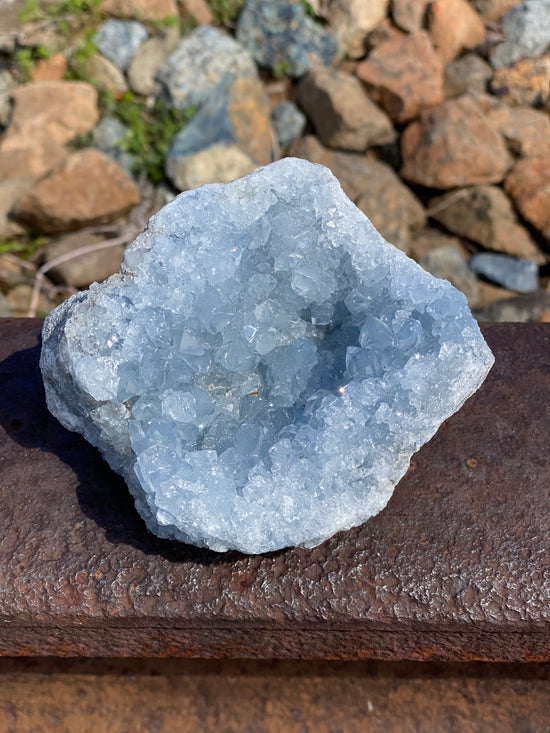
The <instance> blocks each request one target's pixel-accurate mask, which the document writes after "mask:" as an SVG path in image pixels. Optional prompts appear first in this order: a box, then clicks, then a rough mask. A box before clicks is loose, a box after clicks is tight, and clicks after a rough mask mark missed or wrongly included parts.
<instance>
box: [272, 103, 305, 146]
mask: <svg viewBox="0 0 550 733" xmlns="http://www.w3.org/2000/svg"><path fill="white" fill-rule="evenodd" d="M306 123H307V119H306V117H305V115H304V114H302V112H301V111H300V110H299V109H298V107H297V106H296V105H295V104H294V102H289V101H283V102H279V104H277V105H275V107H273V109H272V110H271V124H272V126H273V130H274V131H275V134H276V135H277V140H278V141H279V145H280V146H281V147H283V148H287V147H289V145H292V143H293V142H294V140H296V139H297V138H299V137H300V136H301V135H302V133H303V132H304V129H305V126H306Z"/></svg>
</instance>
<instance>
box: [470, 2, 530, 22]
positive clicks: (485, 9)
mask: <svg viewBox="0 0 550 733" xmlns="http://www.w3.org/2000/svg"><path fill="white" fill-rule="evenodd" d="M520 2H521V0H472V5H473V6H474V8H475V9H476V10H477V12H478V13H479V14H480V15H481V17H482V18H484V19H485V20H498V18H502V16H503V15H505V14H506V13H507V12H508V11H509V10H511V9H512V8H515V7H516V5H519V4H520Z"/></svg>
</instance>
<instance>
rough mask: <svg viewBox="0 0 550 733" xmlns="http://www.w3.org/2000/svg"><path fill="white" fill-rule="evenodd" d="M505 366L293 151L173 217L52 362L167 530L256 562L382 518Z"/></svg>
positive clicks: (135, 251)
mask: <svg viewBox="0 0 550 733" xmlns="http://www.w3.org/2000/svg"><path fill="white" fill-rule="evenodd" d="M492 363H493V356H492V354H491V352H490V351H489V349H488V347H487V345H486V344H485V342H484V340H483V338H482V336H481V334H480V332H479V329H478V326H477V324H476V322H475V321H474V319H473V318H472V316H471V314H470V311H469V309H468V306H467V304H466V299H465V297H464V296H463V295H462V293H460V292H458V291H457V290H455V289H454V288H453V287H452V286H451V285H450V284H449V283H448V282H447V281H443V280H438V279H436V278H434V277H432V276H431V275H429V274H428V273H426V272H424V271H423V270H422V269H421V268H420V267H419V266H418V265H417V264H416V263H414V262H413V261H412V260H410V259H408V258H407V257H406V256H405V255H404V254H403V253H402V252H400V251H399V250H397V249H396V248H395V247H393V246H392V245H390V244H388V243H387V242H386V241H385V240H383V239H382V237H381V236H380V235H379V234H378V232H377V231H376V230H375V229H374V227H373V226H372V225H371V223H370V222H369V221H368V219H367V218H366V217H365V216H364V215H363V214H362V213H361V212H360V211H359V210H358V209H357V208H356V207H355V206H354V204H353V203H352V202H351V201H350V200H349V199H348V198H347V197H346V196H345V195H344V193H343V192H342V190H341V188H340V185H339V183H338V182H337V180H336V179H335V178H334V177H333V176H332V174H331V173H330V171H328V169H326V168H323V167H322V166H318V165H313V164H311V163H308V162H305V161H302V160H296V159H285V160H282V161H279V162H277V163H273V164H272V165H270V166H267V167H265V168H261V169H259V170H257V171H256V172H255V173H253V174H251V175H250V176H247V177H246V178H243V179H240V180H238V181H234V182H232V183H228V184H224V185H210V186H203V187H202V188H200V189H196V190H193V191H188V192H186V193H183V194H181V195H180V196H178V197H177V198H176V199H175V200H174V201H172V202H171V203H169V204H168V205H167V206H165V207H164V209H162V210H161V211H160V212H159V213H158V214H156V215H155V216H154V217H153V218H152V219H151V220H150V222H149V224H148V226H147V228H146V230H145V231H144V232H143V233H142V234H141V235H140V236H139V237H138V238H137V240H136V241H135V242H134V244H133V245H131V246H130V247H129V248H128V249H127V251H126V254H125V258H124V261H123V263H122V266H121V270H120V274H117V275H114V276H112V277H110V278H109V279H108V280H107V281H105V282H104V283H102V284H93V285H92V286H91V287H90V289H89V290H88V291H86V292H82V293H77V294H76V295H74V296H73V297H72V298H70V299H69V300H68V301H66V302H65V303H63V304H62V305H60V306H59V307H58V308H57V309H56V310H55V311H53V312H52V313H51V314H50V315H49V316H48V317H47V319H46V323H45V325H44V330H43V347H42V356H41V369H42V373H43V377H44V384H45V388H46V398H47V402H48V407H49V409H50V410H51V412H52V413H53V414H54V415H55V416H56V417H57V418H58V419H59V420H60V422H61V423H62V424H63V425H65V426H66V427H67V428H69V429H70V430H75V431H77V432H79V433H81V434H82V435H83V436H84V437H85V438H86V439H87V440H88V441H89V442H90V443H92V444H93V445H96V446H98V447H99V449H100V450H101V452H102V453H103V455H104V457H105V458H106V460H107V461H108V462H109V464H110V465H111V466H112V468H113V469H114V470H115V471H118V472H119V473H120V474H122V475H123V476H124V478H125V480H126V482H127V484H128V486H129V488H130V491H131V492H132V494H133V496H134V498H135V503H136V507H137V509H138V511H139V512H140V514H141V515H142V517H143V518H144V520H145V522H146V524H147V526H148V528H149V529H150V530H151V531H152V532H154V533H155V534H157V535H159V536H161V537H170V538H175V539H178V540H181V541H184V542H191V543H194V544H197V545H199V546H207V547H210V548H212V549H214V550H218V551H224V550H228V549H238V550H242V551H244V552H251V553H258V552H265V551H270V550H275V549H279V548H282V547H286V546H292V545H302V546H306V547H313V546H315V545H317V544H319V543H320V542H322V541H323V540H324V539H326V538H328V537H330V536H331V535H332V534H334V533H335V532H337V531H338V530H342V529H347V528H350V527H352V526H355V525H358V524H361V523H362V522H364V521H365V520H367V519H368V518H369V517H371V516H373V515H374V514H376V513H378V512H379V511H380V510H381V509H383V508H384V506H385V505H386V503H387V501H388V500H389V498H390V496H391V494H392V491H393V488H394V486H395V485H396V483H397V482H398V481H399V479H400V478H401V477H402V476H403V475H404V473H405V472H406V470H407V467H408V465H409V461H410V457H411V455H412V454H413V453H414V452H415V451H416V450H418V448H419V447H420V446H421V445H422V444H423V443H425V442H426V441H427V440H429V438H430V437H431V436H432V435H433V434H434V433H435V432H436V430H437V428H438V427H439V425H440V424H441V422H442V421H443V420H445V419H446V418H447V417H449V416H450V415H451V414H452V413H453V412H455V411H456V410H457V409H459V407H460V406H461V405H462V404H463V402H464V401H465V400H466V399H467V398H468V397H469V396H470V395H471V394H472V393H473V392H474V391H475V390H476V389H478V387H479V386H480V385H481V383H482V382H483V380H484V378H485V376H486V374H487V372H488V371H489V369H490V367H491V365H492Z"/></svg>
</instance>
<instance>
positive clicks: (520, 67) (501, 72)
mask: <svg viewBox="0 0 550 733" xmlns="http://www.w3.org/2000/svg"><path fill="white" fill-rule="evenodd" d="M490 86H491V91H492V92H493V94H496V95H497V96H498V97H499V98H500V99H502V100H503V101H504V102H506V103H507V104H510V105H516V104H517V105H526V106H531V107H542V106H543V105H544V104H546V103H547V102H548V99H549V98H550V55H546V56H543V57H541V58H538V59H529V58H526V59H520V60H519V61H516V62H515V63H513V64H510V66H505V67H503V68H502V69H497V71H495V73H494V74H493V78H492V79H491V82H490Z"/></svg>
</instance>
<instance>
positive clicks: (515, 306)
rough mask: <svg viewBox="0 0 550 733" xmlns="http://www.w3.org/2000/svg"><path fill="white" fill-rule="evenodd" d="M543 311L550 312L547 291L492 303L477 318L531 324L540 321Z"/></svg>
mask: <svg viewBox="0 0 550 733" xmlns="http://www.w3.org/2000/svg"><path fill="white" fill-rule="evenodd" d="M543 311H550V293H547V292H546V290H537V291H536V292H534V293H525V294H524V295H517V296H516V297H515V298H506V300H499V301H497V302H496V303H491V305H488V306H487V307H486V308H483V310H481V311H478V312H477V313H476V314H475V317H476V318H477V320H478V321H489V322H490V321H493V322H496V323H529V322H530V321H538V320H539V318H540V317H541V315H542V313H543Z"/></svg>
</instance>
